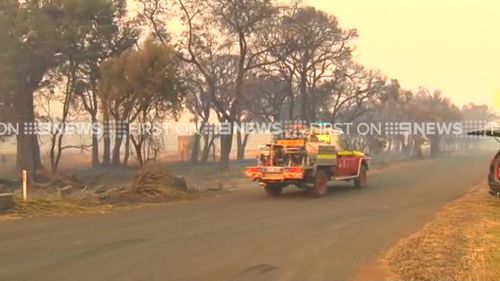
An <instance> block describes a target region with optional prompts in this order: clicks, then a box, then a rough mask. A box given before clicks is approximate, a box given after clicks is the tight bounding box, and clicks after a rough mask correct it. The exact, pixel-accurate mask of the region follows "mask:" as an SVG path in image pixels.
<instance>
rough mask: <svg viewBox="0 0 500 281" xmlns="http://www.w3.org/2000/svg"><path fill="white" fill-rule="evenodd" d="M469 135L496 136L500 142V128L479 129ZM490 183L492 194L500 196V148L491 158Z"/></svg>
mask: <svg viewBox="0 0 500 281" xmlns="http://www.w3.org/2000/svg"><path fill="white" fill-rule="evenodd" d="M468 135H472V136H487V137H494V138H496V139H497V141H499V142H500V129H485V130H477V131H473V132H469V133H468ZM488 185H489V188H490V191H489V192H490V194H491V195H493V196H496V197H497V198H500V150H499V151H498V152H497V154H496V155H495V156H494V157H493V159H491V162H490V169H489V173H488Z"/></svg>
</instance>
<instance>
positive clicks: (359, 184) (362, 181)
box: [354, 165, 368, 188]
mask: <svg viewBox="0 0 500 281" xmlns="http://www.w3.org/2000/svg"><path fill="white" fill-rule="evenodd" d="M367 184H368V169H367V168H366V165H361V169H360V171H359V176H358V177H357V178H356V179H355V180H354V186H355V187H356V188H365V187H366V185H367Z"/></svg>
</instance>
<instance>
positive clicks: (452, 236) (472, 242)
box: [355, 184, 500, 281]
mask: <svg viewBox="0 0 500 281" xmlns="http://www.w3.org/2000/svg"><path fill="white" fill-rule="evenodd" d="M499 211H500V200H499V199H496V198H493V197H490V196H489V195H488V194H487V187H486V184H481V185H479V186H477V187H475V188H473V189H472V190H471V191H469V192H468V193H467V194H466V195H464V196H463V197H462V198H460V199H458V200H456V201H454V202H452V203H450V204H448V205H447V206H445V207H444V208H443V209H442V210H441V211H440V212H439V213H438V214H436V216H435V218H434V219H433V220H432V221H430V222H429V223H427V224H426V225H425V226H424V227H423V228H422V229H421V230H419V231H418V232H416V233H414V234H413V235H411V236H409V237H407V238H404V239H402V240H400V241H399V242H398V243H397V244H396V245H395V246H393V247H392V248H391V249H390V250H388V251H387V252H386V253H385V254H384V255H383V256H382V257H381V258H380V259H379V260H378V261H376V262H375V263H374V264H373V265H369V266H366V267H365V268H363V269H362V270H361V272H360V273H359V275H358V276H357V278H355V279H356V280H373V277H377V280H381V279H383V280H470V281H475V280H477V281H479V280H500V268H498V264H500V212H499ZM381 276H382V277H383V278H380V277H381Z"/></svg>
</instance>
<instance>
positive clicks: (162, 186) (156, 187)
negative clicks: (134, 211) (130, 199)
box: [132, 164, 187, 199]
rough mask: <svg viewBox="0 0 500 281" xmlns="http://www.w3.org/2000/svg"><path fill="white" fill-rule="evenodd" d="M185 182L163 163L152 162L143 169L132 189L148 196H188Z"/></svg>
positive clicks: (175, 197)
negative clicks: (162, 164)
mask: <svg viewBox="0 0 500 281" xmlns="http://www.w3.org/2000/svg"><path fill="white" fill-rule="evenodd" d="M183 189H184V190H185V189H186V186H185V182H184V181H183V180H181V179H179V178H177V177H175V176H173V175H172V174H171V173H170V172H169V171H168V169H166V168H165V167H164V166H161V165H155V164H151V165H148V166H145V167H144V168H142V169H141V171H140V172H139V174H138V175H137V178H136V179H135V180H134V182H133V183H132V190H133V191H135V192H136V193H138V194H141V195H144V196H146V197H148V198H169V199H181V198H186V197H187V193H186V192H185V191H183Z"/></svg>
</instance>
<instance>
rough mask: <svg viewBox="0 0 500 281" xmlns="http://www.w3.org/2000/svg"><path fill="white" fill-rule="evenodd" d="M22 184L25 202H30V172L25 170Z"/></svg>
mask: <svg viewBox="0 0 500 281" xmlns="http://www.w3.org/2000/svg"><path fill="white" fill-rule="evenodd" d="M22 182H23V201H24V202H26V201H28V172H27V171H26V170H23V173H22Z"/></svg>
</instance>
